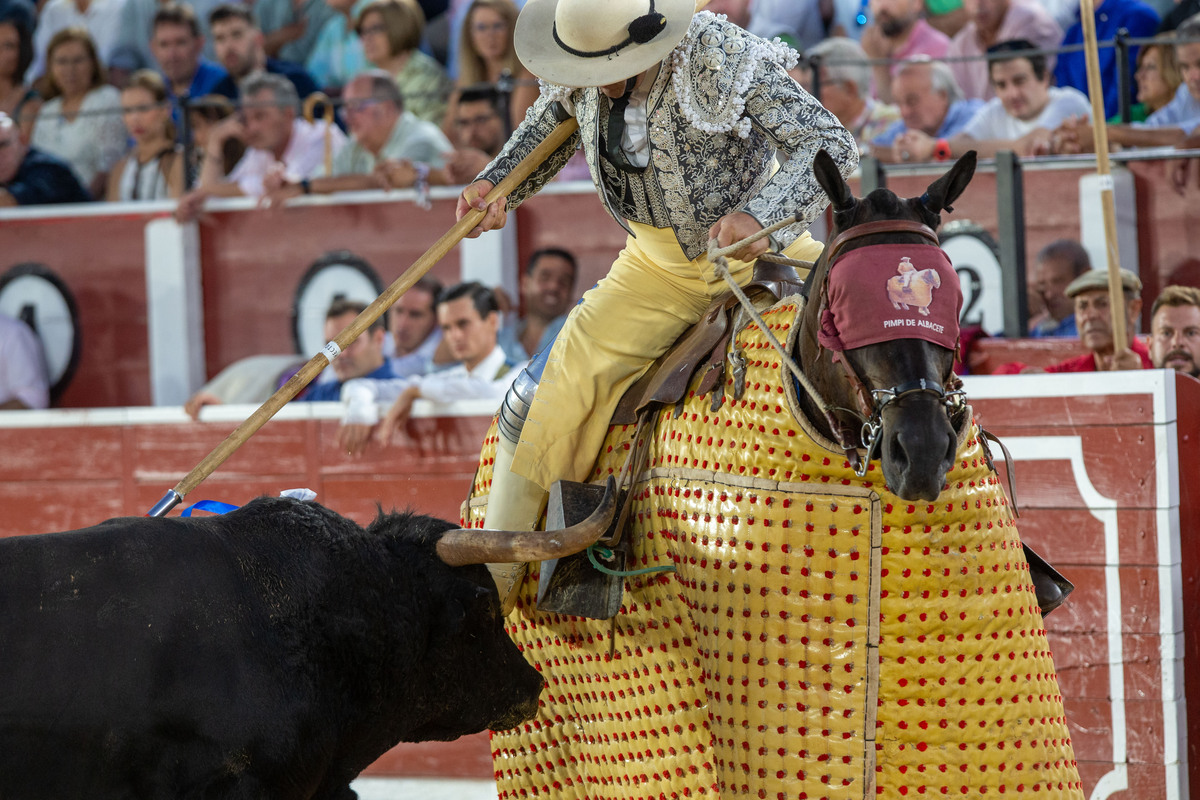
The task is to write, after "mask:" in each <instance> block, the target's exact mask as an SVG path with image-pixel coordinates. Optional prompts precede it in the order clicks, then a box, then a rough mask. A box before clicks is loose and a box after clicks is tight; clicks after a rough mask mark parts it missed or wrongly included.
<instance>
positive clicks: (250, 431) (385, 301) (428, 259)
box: [146, 117, 579, 517]
mask: <svg viewBox="0 0 1200 800" xmlns="http://www.w3.org/2000/svg"><path fill="white" fill-rule="evenodd" d="M578 127H579V123H578V122H577V121H576V120H575V118H574V117H572V118H570V119H567V120H565V121H563V122H560V123H559V124H558V127H556V128H555V129H554V130H553V131H551V133H550V135H549V136H547V137H546V139H545V140H544V141H543V142H542V143H541V144H539V145H538V146H537V147H536V148H535V149H534V150H533V152H531V153H530V154H529V155H527V156H526V157H525V158H524V159H522V160H521V162H520V163H518V164H517V165H516V166H515V167H514V168H513V170H512V172H510V173H509V174H508V175H507V176H506V177H505V178H504V179H503V180H502V181H500V183H499V184H498V185H497V186H496V187H495V188H493V189H492V191H490V192H488V194H487V198H486V200H487V202H488V203H489V204H490V203H491V202H493V201H495V200H497V199H499V198H501V197H507V196H508V195H509V194H510V193H512V191H513V190H514V189H516V188H517V187H518V186H520V185H521V183H522V182H524V181H525V179H526V178H528V177H529V176H530V175H531V174H532V173H533V171H534V170H535V169H536V168H537V167H538V166H539V165H540V164H541V163H542V162H543V161H545V160H546V159H547V158H548V157H549V156H550V154H551V153H553V152H554V151H555V150H557V149H558V148H559V146H560V145H562V144H563V143H564V142H565V141H566V140H567V139H569V138H570V136H571V134H573V133H574V132H575V131H576V130H577V129H578ZM484 214H485V212H484V211H480V210H478V209H471V210H470V211H468V212H467V213H466V214H464V215H463V218H462V219H460V220H459V221H458V222H456V223H455V224H454V227H452V228H451V229H450V230H449V231H447V232H446V233H445V234H443V235H442V237H441V238H440V239H438V240H437V241H436V242H434V243H433V246H431V247H430V248H429V249H428V250H426V251H425V253H424V254H423V255H422V256H421V257H420V258H419V259H417V260H416V262H414V263H413V265H412V266H411V267H409V268H408V269H407V270H405V272H404V274H403V275H401V276H400V277H399V278H397V279H396V280H395V281H394V282H393V283H392V285H391V286H389V287H388V288H387V289H385V290H384V292H383V294H381V295H379V297H377V298H375V300H374V301H372V303H371V304H370V305H369V306H367V307H366V308H365V309H363V311H362V313H361V314H359V315H358V316H357V317H355V318H354V320H353V321H352V322H351V323H350V324H349V325H347V326H346V328H345V330H343V331H342V332H341V333H339V334H338V335H337V336H336V337H334V339H333V340H332V341H330V342H329V343H328V344H327V345H325V348H324V349H323V350H321V352H319V353H317V354H316V355H315V356H313V357H312V358H311V359H309V360H308V362H307V363H305V365H304V366H303V367H301V368H300V371H299V372H297V373H296V374H295V375H293V376H292V377H291V379H290V380H288V382H287V383H285V384H284V385H283V386H281V387H279V390H278V391H276V392H275V394H273V395H271V396H270V397H269V398H267V400H266V402H264V403H263V404H262V405H261V406H259V407H258V410H257V411H255V412H254V413H253V414H251V415H250V416H249V417H247V418H246V420H245V421H244V422H242V423H241V424H240V425H238V426H237V428H235V429H234V430H233V432H232V433H231V434H229V436H228V437H226V439H225V441H223V442H221V443H220V444H219V445H217V447H216V448H215V449H214V450H213V451H212V452H211V453H209V454H208V455H207V456H205V457H204V459H203V460H202V461H201V462H200V463H199V464H197V465H196V466H195V467H194V468H193V469H192V471H191V472H189V473H188V474H187V475H185V476H184V477H183V479H182V480H181V481H179V483H177V484H176V485H175V488H173V489H171V490H170V491H168V492H167V494H166V495H164V496H163V498H162V499H161V500H159V501H158V502H157V503H156V504H155V505H154V507H153V508H152V509H150V511H149V512H148V513H147V514H146V516H148V517H161V516H165V515H166V513H167V512H168V511H170V510H171V509H172V508H174V507H175V506H176V505H178V504H179V502H180V501H181V500H183V498H184V497H186V496H187V494H188V492H190V491H192V489H195V488H196V486H197V485H199V484H200V482H201V481H203V480H204V479H205V478H207V477H208V476H209V475H211V474H212V473H213V472H214V471H215V470H216V469H217V467H219V466H221V464H223V463H224V462H225V460H226V459H227V458H229V457H230V456H231V455H233V453H234V452H235V451H236V450H237V449H238V448H239V447H241V446H242V445H243V444H245V442H246V440H247V439H249V438H250V437H251V436H253V435H254V434H255V433H256V432H257V431H258V429H259V428H261V427H262V426H263V425H265V424H266V422H267V420H269V419H271V417H273V416H275V414H276V413H277V412H278V411H279V409H281V408H283V406H284V405H285V404H286V403H287V402H288V401H289V400H291V399H292V398H294V397H295V396H296V395H298V394H300V391H301V390H302V389H303V388H304V387H305V386H308V384H309V383H310V382H312V380H313V379H314V378H316V377H317V375H319V374H320V373H321V371H322V370H323V369H325V367H327V366H328V365H329V363H330V362H331V361H332V360H333V359H334V358H336V357H337V356H338V354H339V353H341V352H342V350H344V349H345V348H346V347H348V346H349V345H350V343H351V342H353V341H354V340H355V339H357V338H358V337H359V336H360V335H361V334H362V333H363V332H364V331H366V330H367V329H368V328H370V327H371V324H372V323H374V322H375V320H377V319H379V317H380V316H382V315H383V314H384V313H385V312H386V311H387V310H388V309H389V308H391V306H392V304H393V303H395V302H396V301H397V300H399V299H400V296H401V295H403V294H404V293H405V292H407V291H408V290H409V289H410V288H412V286H413V284H415V283H416V282H417V281H418V280H420V279H421V277H422V276H423V275H424V274H425V273H426V272H428V271H429V270H430V268H431V267H433V265H434V264H436V263H437V262H438V261H440V260H441V259H442V258H443V257H444V256H445V255H446V254H447V253H449V252H450V250H452V249H453V248H454V247H455V246H456V245H457V244H458V243H459V242H461V241H462V240H463V239H464V238H466V236H467V234H469V233H470V232H471V230H472V229H474V228H475V226H476V225H478V224H479V222H480V221H481V220H482V219H483V216H484Z"/></svg>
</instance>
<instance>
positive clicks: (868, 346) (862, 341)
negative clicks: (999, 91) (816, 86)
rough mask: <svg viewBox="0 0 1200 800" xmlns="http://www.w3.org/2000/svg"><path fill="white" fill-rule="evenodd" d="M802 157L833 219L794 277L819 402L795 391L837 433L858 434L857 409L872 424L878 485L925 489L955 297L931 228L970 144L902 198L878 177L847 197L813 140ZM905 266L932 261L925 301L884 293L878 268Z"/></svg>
mask: <svg viewBox="0 0 1200 800" xmlns="http://www.w3.org/2000/svg"><path fill="white" fill-rule="evenodd" d="M813 168H814V172H815V173H816V178H817V181H818V182H819V183H820V184H821V186H822V188H824V190H825V193H826V194H827V195H828V196H829V199H830V201H831V203H832V204H833V222H834V228H833V232H832V235H831V238H830V242H829V244H828V245H827V246H826V248H825V253H824V254H823V255H822V257H821V260H820V261H819V262H818V264H817V268H816V269H815V270H814V272H813V275H812V276H811V277H810V279H809V282H808V284H807V287H806V290H807V291H808V293H809V299H810V302H809V303H808V305H807V307H806V309H805V313H804V319H803V322H802V325H803V329H802V332H801V336H800V358H801V361H802V363H803V364H804V370H805V372H806V374H807V375H808V377H809V378H810V380H811V381H812V383H813V384H814V386H815V387H816V389H817V391H818V394H819V395H820V396H821V398H822V399H823V400H824V403H825V408H820V407H819V405H818V403H817V402H815V401H814V400H812V399H810V398H807V397H804V396H803V395H802V396H801V402H802V403H803V404H804V408H805V411H806V413H808V415H809V417H810V419H812V420H813V421H814V422H815V423H816V424H817V425H818V426H819V427H820V428H821V430H822V432H823V433H826V434H827V435H829V436H830V437H831V438H833V439H834V440H836V441H840V442H842V443H843V444H847V445H849V444H857V443H858V439H859V437H858V432H859V430H860V429H862V430H863V431H864V434H865V433H866V432H867V431H868V430H869V429H870V425H868V426H863V421H864V420H866V421H867V422H868V423H869V424H873V425H874V426H876V430H877V431H878V434H877V435H878V437H879V443H880V444H881V445H882V452H881V458H882V462H883V476H884V479H885V480H886V481H887V483H888V486H889V487H890V488H891V489H892V491H893V492H895V493H896V494H897V495H899V496H900V497H902V498H905V499H908V500H915V499H918V498H922V499H926V500H933V499H935V498H936V497H937V496H938V495H939V494H940V493H941V490H942V485H943V483H944V481H945V477H946V472H947V470H948V469H949V468H950V466H951V464H953V462H954V457H955V450H956V445H957V435H956V432H955V430H954V426H953V425H952V424H951V421H950V411H949V409H948V406H949V403H948V402H947V398H946V396H945V392H946V391H947V389H946V387H947V385H948V384H949V383H950V381H951V380H952V374H951V369H952V366H953V363H954V348H955V346H956V343H957V336H958V312H959V310H960V309H961V307H962V291H961V289H960V287H959V285H958V280H957V276H956V275H955V274H954V270H953V267H951V266H950V264H949V260H948V259H946V257H945V254H944V253H942V251H941V249H940V247H938V246H937V237H936V235H935V234H934V233H933V231H934V230H936V229H937V226H938V225H939V224H940V223H941V212H942V210H943V209H950V204H951V203H952V202H954V200H956V199H957V198H958V196H959V195H960V194H961V193H962V191H963V189H965V188H966V186H967V183H969V182H970V180H971V177H972V175H974V172H975V153H974V152H970V153H967V154H966V155H965V156H963V157H962V158H960V159H959V160H958V161H957V162H956V163H955V164H954V166H953V167H951V168H950V170H949V171H948V172H947V173H946V174H945V175H943V176H942V177H941V178H939V179H938V180H936V181H934V182H933V183H932V184H930V185H929V187H928V188H927V189H926V191H925V193H924V194H923V195H922V196H921V197H917V198H908V199H904V198H900V197H897V196H896V195H895V194H894V193H893V192H891V191H889V190H887V189H876V190H875V191H873V192H871V193H870V194H869V195H867V196H866V197H862V198H858V197H855V196H854V195H853V194H852V193H851V191H850V187H849V186H848V185H847V184H846V181H845V180H844V179H843V178H842V175H841V172H840V171H839V170H838V168H837V165H836V164H835V163H834V162H833V159H832V158H830V157H829V156H828V155H827V154H826V153H825V152H823V151H822V152H820V153H818V154H817V157H816V159H815V161H814V164H813ZM856 251H857V252H856ZM851 254H853V255H851ZM909 259H911V261H912V263H913V267H910V266H909ZM898 261H899V262H900V266H901V269H899V270H897V262H898ZM914 267H915V268H916V269H917V270H924V269H929V268H932V269H933V270H934V272H935V274H936V275H937V277H938V278H939V279H940V288H938V289H937V291H936V292H935V293H934V294H933V301H932V304H931V306H929V307H928V308H917V307H910V306H908V305H902V304H901V303H899V302H895V301H894V300H891V299H889V297H888V294H887V280H889V278H890V277H891V276H895V275H897V274H898V272H899V273H900V274H904V273H906V272H907V273H908V274H909V275H912V274H913V273H912V270H913V268H914ZM839 362H840V363H839ZM831 409H836V410H831ZM867 438H870V437H869V436H868V437H867ZM864 444H867V443H866V442H864Z"/></svg>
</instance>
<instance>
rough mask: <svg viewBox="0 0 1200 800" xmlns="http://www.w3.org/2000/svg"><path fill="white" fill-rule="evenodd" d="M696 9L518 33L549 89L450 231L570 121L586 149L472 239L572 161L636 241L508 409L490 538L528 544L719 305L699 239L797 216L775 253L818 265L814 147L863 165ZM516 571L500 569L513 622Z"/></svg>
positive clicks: (558, 6)
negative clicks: (631, 403) (611, 424)
mask: <svg viewBox="0 0 1200 800" xmlns="http://www.w3.org/2000/svg"><path fill="white" fill-rule="evenodd" d="M647 6H648V7H647ZM694 10H695V9H694V0H657V1H656V2H652V3H649V4H647V3H646V2H644V0H621V2H605V3H598V2H587V1H585V2H577V1H576V0H562V2H554V1H553V0H543V1H542V2H531V3H530V4H529V5H528V7H527V8H526V9H525V10H523V11H522V13H521V15H520V16H519V18H518V20H517V28H516V47H517V53H518V55H519V56H520V58H521V61H522V63H524V64H525V65H526V66H528V67H529V69H530V70H532V71H533V73H534V74H535V75H537V76H538V77H539V78H541V79H542V80H543V81H544V82H545V86H544V88H543V90H542V93H541V96H540V97H539V98H538V100H537V102H536V103H534V105H533V107H532V108H531V109H530V111H529V113H528V114H527V115H526V118H525V121H524V122H523V123H522V124H521V125H520V127H518V128H517V130H516V132H515V133H514V134H513V136H512V138H511V139H510V140H509V142H508V144H507V145H505V147H504V149H503V150H502V151H501V152H500V155H499V156H498V157H497V158H496V159H495V161H493V162H492V163H491V164H490V165H489V166H488V167H487V168H486V169H485V170H484V171H483V173H482V174H481V176H480V179H479V180H477V181H476V182H475V183H473V184H471V185H470V186H467V187H466V189H465V190H464V191H463V194H462V197H461V198H460V200H459V207H458V215H459V217H460V218H461V217H462V216H463V214H465V213H466V211H467V210H468V208H469V207H474V208H483V201H482V200H481V199H480V198H482V197H484V196H485V195H486V194H487V192H488V191H489V190H491V188H492V187H493V186H494V185H495V184H497V183H499V181H500V180H501V179H502V178H503V177H504V176H505V174H507V171H508V170H509V169H511V168H512V167H513V166H514V165H515V164H516V163H518V162H519V161H520V159H521V158H523V157H524V156H525V155H527V154H528V153H529V152H530V151H531V150H533V148H534V147H535V146H536V145H537V144H538V142H540V141H541V140H542V139H543V138H544V137H545V136H546V134H547V133H548V132H549V131H551V130H552V129H553V128H554V127H555V126H556V125H557V124H558V122H559V121H560V119H562V118H564V115H571V116H574V117H576V119H578V121H579V132H578V134H577V135H575V136H573V137H572V138H571V139H569V140H568V141H567V142H566V143H565V144H564V145H563V146H562V147H561V148H560V149H559V150H558V151H557V152H556V153H555V154H554V155H553V156H551V158H550V159H548V160H547V162H546V163H545V166H544V167H543V168H542V169H541V170H539V171H538V172H536V173H535V174H534V175H533V176H532V177H531V178H530V180H528V181H527V182H526V183H525V184H524V185H522V186H521V188H520V190H519V191H517V192H514V193H513V194H512V195H511V196H509V197H508V198H506V199H500V200H497V201H495V202H494V203H492V204H491V206H490V207H488V208H487V213H486V215H485V217H484V219H483V220H482V222H481V223H480V225H479V227H478V229H477V230H476V231H474V232H473V234H472V235H478V234H479V233H482V232H483V231H486V230H491V229H493V228H499V227H501V226H502V225H503V224H504V222H505V212H506V210H507V209H510V208H514V207H516V206H517V205H518V204H519V203H520V202H521V201H523V200H525V199H526V198H528V197H529V196H530V195H532V194H534V193H535V192H537V191H538V190H539V189H540V188H541V187H542V186H544V185H545V183H546V182H547V181H549V180H550V179H551V178H553V177H554V175H555V173H556V172H557V171H558V170H559V169H561V168H562V167H563V165H564V164H565V163H566V162H567V159H568V158H570V157H571V155H572V154H573V153H574V152H575V150H576V148H577V147H579V146H582V148H583V152H584V155H585V157H586V159H587V163H588V167H589V169H590V170H591V174H592V179H593V181H594V183H595V185H596V187H597V190H598V191H599V194H600V198H601V200H602V201H603V203H604V207H605V209H607V211H608V212H609V214H611V215H612V217H613V218H614V219H615V220H616V221H617V222H618V223H620V224H621V226H622V227H624V228H625V229H626V231H627V232H628V234H629V236H628V239H627V240H626V244H625V248H624V249H623V250H622V251H621V252H620V253H619V254H618V256H617V259H616V261H615V262H613V265H612V267H611V269H610V270H609V272H608V274H607V275H606V276H605V277H604V279H603V280H601V281H600V282H599V283H598V284H597V285H596V286H595V287H594V288H592V289H591V290H590V291H588V292H586V293H585V294H584V295H583V300H582V301H581V302H580V304H579V305H578V306H577V307H576V308H575V309H574V310H573V311H572V312H571V314H570V316H569V317H568V319H567V322H566V324H565V325H564V326H563V329H562V331H561V332H560V333H559V335H558V338H557V340H556V341H555V343H554V346H553V347H552V348H551V349H550V350H549V352H543V353H541V354H539V357H537V358H536V359H535V360H534V362H533V363H532V364H531V365H530V366H529V367H528V368H527V369H526V370H525V371H524V372H523V373H522V374H521V375H520V376H519V377H518V378H517V379H516V381H515V382H514V385H513V389H512V392H511V393H510V394H509V396H508V398H507V399H506V400H505V402H504V403H503V405H502V412H501V422H500V426H501V427H500V431H501V435H500V443H499V447H498V450H497V462H496V467H495V473H494V474H495V476H496V477H495V479H494V482H493V485H492V491H491V495H490V499H489V503H488V512H487V519H486V523H485V527H486V528H491V529H504V530H522V529H525V530H528V529H532V528H533V527H534V526H535V524H536V523H537V521H538V518H539V516H540V514H541V511H542V509H543V507H544V506H545V503H546V497H547V490H548V488H549V487H550V485H551V484H552V483H553V482H554V481H555V480H559V479H565V480H571V481H581V480H583V479H584V478H585V477H587V475H588V474H589V473H590V471H591V469H592V464H593V462H594V460H595V456H596V452H597V451H598V449H599V446H600V443H601V442H602V441H603V439H604V435H605V433H606V431H607V424H608V421H609V419H610V418H611V417H612V414H613V411H614V409H615V408H616V406H617V403H618V401H619V400H620V399H621V396H622V395H623V394H624V393H625V391H626V390H627V389H629V387H630V386H632V385H633V384H634V382H636V381H637V380H638V378H640V377H641V376H642V374H643V373H644V372H645V371H646V369H647V368H649V367H650V365H651V364H652V363H653V362H654V360H655V359H656V358H658V357H659V356H660V355H662V354H663V352H664V351H666V349H667V348H668V347H670V345H671V344H672V343H673V342H674V341H675V340H676V338H677V337H679V335H680V334H681V333H683V332H684V331H685V330H687V329H688V328H689V327H690V326H691V325H693V324H694V323H695V322H697V320H699V319H700V316H701V314H702V313H703V312H704V311H705V309H706V308H708V306H709V305H710V304H711V303H712V301H713V300H714V299H715V298H716V297H718V296H719V295H722V294H725V293H726V292H727V291H728V287H727V286H726V284H725V282H724V281H723V280H722V279H721V278H720V277H719V276H718V275H717V274H716V273H715V271H714V265H713V263H712V261H710V260H709V258H708V255H707V250H708V241H709V239H715V240H717V242H718V243H719V244H720V245H722V246H727V245H730V244H732V243H734V242H738V241H741V240H743V239H745V238H747V237H748V236H750V235H751V234H753V233H755V232H757V231H759V230H762V229H763V228H764V227H766V226H768V225H771V224H772V223H777V222H779V221H781V220H786V219H789V218H790V219H794V220H796V221H795V222H794V223H793V224H791V225H789V226H787V227H785V228H782V229H781V230H778V231H776V232H775V233H774V234H773V239H774V243H775V244H776V245H777V246H778V247H779V248H780V249H781V250H782V252H783V254H784V255H786V256H790V257H792V258H795V259H800V260H808V261H812V260H815V259H816V258H817V256H819V255H820V252H821V245H820V243H819V242H817V241H815V240H814V239H813V238H812V237H811V236H810V235H809V234H808V232H807V230H806V228H807V227H808V225H809V224H810V223H811V222H812V221H813V220H814V219H816V218H817V217H818V216H819V215H820V213H821V212H822V211H823V210H824V209H825V206H826V205H827V203H828V200H827V198H826V197H825V194H824V192H822V190H821V187H820V186H819V185H817V183H816V181H815V180H814V179H813V158H814V156H815V155H816V153H817V152H818V151H819V150H822V149H824V150H825V151H826V152H827V153H829V154H830V155H831V156H832V157H833V158H834V160H835V161H836V162H837V163H838V165H839V169H841V171H842V173H843V175H846V176H848V175H850V173H852V172H853V171H854V169H855V168H856V166H857V165H858V148H857V146H856V145H855V142H854V138H853V137H852V136H851V135H850V133H849V132H848V131H847V130H846V129H845V128H843V127H842V126H841V124H840V123H839V122H838V120H837V118H836V117H835V116H833V114H831V113H830V112H828V111H826V110H825V108H824V107H822V106H821V105H820V103H818V102H817V101H816V100H815V99H813V97H812V96H811V95H809V94H808V93H807V92H805V91H804V90H803V89H802V88H801V87H800V85H799V84H797V83H796V81H794V80H793V79H792V78H791V77H790V76H789V75H788V74H787V70H788V69H789V68H790V67H792V66H794V65H795V63H796V58H797V55H796V53H795V51H793V50H791V49H790V48H788V47H786V46H784V45H782V44H779V43H777V42H768V41H764V40H762V39H760V38H757V37H755V36H752V35H750V34H748V33H747V32H745V31H744V30H742V29H741V28H738V27H737V26H735V25H733V24H731V23H729V22H726V21H725V20H724V18H722V17H718V16H715V15H713V14H711V13H707V12H702V13H700V14H695V15H694ZM777 150H778V151H779V152H781V153H782V154H784V156H786V161H784V162H783V164H782V165H781V164H780V163H779V161H778V160H777V159H776V151H777ZM768 246H769V242H768V240H767V239H766V238H763V239H760V240H758V241H756V242H754V243H752V244H748V245H746V246H744V247H743V248H741V249H740V250H738V251H737V252H734V253H732V254H731V258H730V260H729V268H730V271H731V272H732V274H733V276H734V278H735V279H736V280H737V281H738V282H739V283H743V284H744V283H746V282H747V281H749V280H750V278H751V274H752V268H753V263H754V260H755V258H756V257H757V256H759V255H761V254H762V253H764V252H766V251H767V249H768ZM523 571H524V565H523V564H514V565H509V566H506V567H496V568H495V570H494V574H495V575H496V578H497V583H498V584H499V585H500V591H501V596H502V597H506V598H507V602H506V603H505V607H506V609H507V608H511V604H512V592H511V590H512V587H513V586H514V585H515V584H516V583H517V581H518V579H519V578H520V577H521V575H522V573H523ZM501 573H503V574H501Z"/></svg>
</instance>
